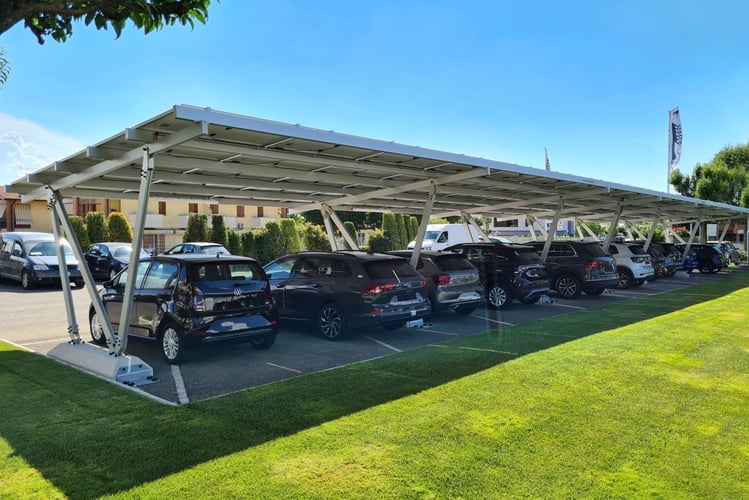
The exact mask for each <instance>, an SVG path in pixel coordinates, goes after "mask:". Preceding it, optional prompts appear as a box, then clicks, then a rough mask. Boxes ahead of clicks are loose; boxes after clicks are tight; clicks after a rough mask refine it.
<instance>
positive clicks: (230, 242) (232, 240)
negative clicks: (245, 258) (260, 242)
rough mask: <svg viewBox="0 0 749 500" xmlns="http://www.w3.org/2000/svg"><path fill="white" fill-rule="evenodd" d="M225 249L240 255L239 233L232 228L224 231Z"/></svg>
mask: <svg viewBox="0 0 749 500" xmlns="http://www.w3.org/2000/svg"><path fill="white" fill-rule="evenodd" d="M226 249H227V250H229V253H231V254H232V255H242V241H241V240H240V239H239V233H238V232H236V231H235V230H233V229H229V230H228V231H227V232H226Z"/></svg>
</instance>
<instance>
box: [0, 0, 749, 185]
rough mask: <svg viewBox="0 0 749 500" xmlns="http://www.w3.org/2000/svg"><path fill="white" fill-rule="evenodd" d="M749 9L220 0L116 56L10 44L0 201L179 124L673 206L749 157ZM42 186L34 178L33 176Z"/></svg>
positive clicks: (100, 41) (2, 104)
mask: <svg viewBox="0 0 749 500" xmlns="http://www.w3.org/2000/svg"><path fill="white" fill-rule="evenodd" d="M748 18H749V3H746V2H739V1H735V2H728V1H715V2H704V1H692V0H681V1H679V2H676V1H671V0H656V1H652V0H633V1H629V2H614V1H607V0H580V1H577V0H572V1H562V0H558V1H545V0H539V1H536V2H521V1H515V0H494V1H478V0H476V1H464V0H462V1H461V0H455V1H446V0H414V1H402V0H401V1H394V0H380V1H377V2H359V1H351V0H348V1H325V0H321V1H317V2H310V1H306V0H272V1H269V0H223V1H221V2H220V3H215V2H214V3H213V5H212V6H211V7H210V10H209V19H208V22H207V24H206V25H200V24H198V25H196V27H195V28H194V29H193V30H190V28H189V27H182V26H177V27H167V28H165V29H164V30H162V31H160V32H157V33H152V34H149V35H144V34H143V33H142V32H140V31H138V30H136V29H135V28H134V27H133V26H132V25H129V26H128V27H127V28H126V29H125V30H124V31H123V33H122V36H121V37H120V38H119V39H114V34H113V32H112V31H97V30H95V29H93V28H91V27H85V26H84V25H83V24H82V23H81V24H78V25H75V26H74V33H73V36H72V38H70V39H69V40H68V41H67V42H66V43H62V44H60V43H57V42H55V41H53V40H48V41H47V42H46V43H45V44H44V45H41V46H40V45H38V44H37V42H36V39H35V37H34V36H33V35H32V34H31V33H30V32H29V31H28V30H26V29H24V28H23V26H22V23H19V24H18V25H16V26H15V27H14V28H13V29H12V30H10V31H8V32H6V33H4V34H2V35H0V46H1V47H3V48H4V49H5V51H6V52H7V55H6V56H7V58H8V59H9V60H10V63H11V74H10V78H9V80H8V81H7V82H6V84H5V85H4V86H2V87H0V184H9V183H10V182H12V181H14V180H16V179H18V178H19V177H21V176H22V175H23V173H24V171H25V170H27V171H29V172H32V171H35V170H37V169H39V168H41V167H43V166H46V165H48V164H50V163H51V162H53V161H56V160H60V159H63V158H64V157H66V156H68V155H70V154H73V153H75V152H77V151H79V150H81V149H83V148H84V147H85V146H88V145H92V144H95V143H97V142H99V141H101V140H103V139H105V138H108V137H110V136H112V135H115V134H117V133H120V132H122V131H124V129H125V128H127V127H130V126H134V125H137V124H138V123H140V122H142V121H145V120H147V119H149V118H151V117H153V116H155V115H157V114H159V113H162V112H164V111H167V110H168V109H169V108H170V107H171V106H172V105H174V104H191V105H196V106H209V107H211V108H213V109H215V110H220V111H227V112H232V113H238V114H243V115H249V116H254V117H259V118H265V119H270V120H277V121H282V122H288V123H299V124H301V125H304V126H308V127H315V128H320V129H325V130H335V131H337V132H342V133H347V134H354V135H359V136H363V137H369V138H374V139H382V140H388V141H394V142H397V143H402V144H408V145H415V146H421V147H428V148H433V149H438V150H442V151H448V152H452V153H462V154H466V155H471V156H477V157H483V158H489V159H493V160H499V161H504V162H509V163H516V164H520V165H525V166H530V167H537V168H544V148H545V147H546V148H548V152H549V159H550V162H551V168H552V170H556V171H559V172H564V173H569V174H574V175H581V176H586V177H593V178H596V179H603V180H607V181H611V182H618V183H622V184H628V185H631V186H639V187H644V188H649V189H654V190H658V191H666V189H667V182H666V177H667V174H666V172H667V155H668V151H667V146H668V136H667V128H668V111H669V110H670V109H671V108H673V107H676V106H678V107H679V109H680V112H681V117H682V126H683V130H684V140H683V151H682V157H681V162H680V164H679V167H680V168H681V170H682V171H685V172H688V173H691V172H692V169H693V167H694V165H695V164H696V163H698V162H699V163H705V162H709V161H710V160H711V159H712V157H713V155H714V154H715V153H717V152H718V151H719V150H720V149H721V148H723V147H725V146H726V145H738V144H746V143H747V141H748V140H749V99H747V91H748V89H749V58H747V54H749V37H747V36H746V19H748ZM24 169H25V170H24Z"/></svg>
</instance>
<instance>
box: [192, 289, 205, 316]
mask: <svg viewBox="0 0 749 500" xmlns="http://www.w3.org/2000/svg"><path fill="white" fill-rule="evenodd" d="M192 308H193V309H194V310H195V311H196V312H205V297H204V296H203V290H201V289H200V288H198V287H194V288H193V289H192Z"/></svg>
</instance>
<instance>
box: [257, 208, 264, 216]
mask: <svg viewBox="0 0 749 500" xmlns="http://www.w3.org/2000/svg"><path fill="white" fill-rule="evenodd" d="M257 216H258V217H262V216H263V207H257Z"/></svg>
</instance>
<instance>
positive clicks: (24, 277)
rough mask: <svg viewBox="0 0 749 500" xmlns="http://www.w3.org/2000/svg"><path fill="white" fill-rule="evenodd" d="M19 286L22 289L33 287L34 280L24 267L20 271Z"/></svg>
mask: <svg viewBox="0 0 749 500" xmlns="http://www.w3.org/2000/svg"><path fill="white" fill-rule="evenodd" d="M21 286H22V287H23V289H24V290H31V289H32V288H34V280H33V279H31V274H30V273H29V272H28V271H27V270H25V269H24V270H23V271H21Z"/></svg>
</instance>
